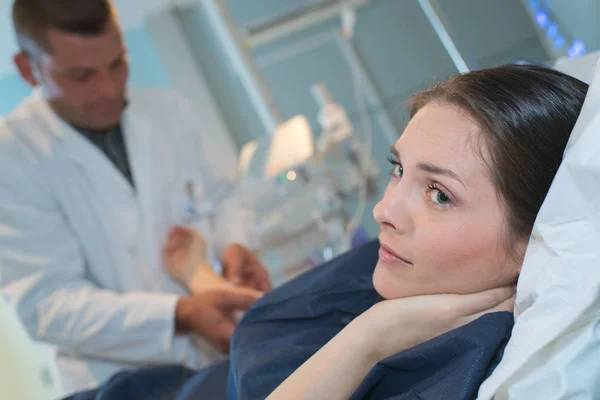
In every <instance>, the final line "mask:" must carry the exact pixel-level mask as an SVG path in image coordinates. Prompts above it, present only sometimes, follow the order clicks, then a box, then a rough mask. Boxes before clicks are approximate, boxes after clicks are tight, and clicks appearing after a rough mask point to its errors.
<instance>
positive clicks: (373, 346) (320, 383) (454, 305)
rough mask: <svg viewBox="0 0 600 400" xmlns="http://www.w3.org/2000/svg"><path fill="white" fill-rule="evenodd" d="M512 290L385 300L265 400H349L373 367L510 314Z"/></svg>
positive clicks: (340, 334)
mask: <svg viewBox="0 0 600 400" xmlns="http://www.w3.org/2000/svg"><path fill="white" fill-rule="evenodd" d="M514 293H515V289H514V288H513V287H504V288H497V289H492V290H488V291H486V292H481V293H475V294H468V295H446V294H441V295H427V296H416V297H407V298H403V299H396V300H386V301H383V302H380V303H378V304H376V305H375V306H373V307H371V308H370V309H369V310H367V311H366V312H365V313H363V314H362V315H360V316H359V317H357V318H356V319H355V320H353V321H352V322H351V323H350V324H348V326H346V327H345V328H344V329H343V330H342V331H341V332H340V333H339V334H338V335H336V336H335V337H334V338H333V339H331V340H330V341H329V343H327V344H326V345H325V346H323V347H322V348H321V349H320V350H319V351H318V352H317V353H315V355H313V356H312V357H311V358H310V359H309V360H308V361H306V362H305V363H304V364H303V365H302V366H300V368H298V369H297V370H296V371H295V372H294V373H293V374H292V375H291V376H290V377H289V378H288V379H286V380H285V381H284V382H283V383H282V384H281V385H280V386H279V387H278V388H277V389H275V391H274V392H273V393H271V395H269V397H268V398H267V400H309V399H311V400H321V399H323V400H325V399H327V400H348V399H349V398H351V397H352V394H353V393H354V392H355V391H356V390H357V389H358V387H359V385H360V384H361V382H362V381H363V380H364V379H365V378H366V376H367V375H368V373H369V371H370V370H371V369H372V368H373V367H375V365H376V364H377V363H378V362H380V361H382V360H384V359H386V358H388V357H391V356H393V355H394V354H397V353H399V352H401V351H404V350H407V349H409V348H411V347H414V346H416V345H418V344H420V343H423V342H425V341H427V340H430V339H433V338H435V337H437V336H440V335H442V334H444V333H446V332H449V331H451V330H452V329H455V328H458V327H460V326H463V325H466V324H468V323H469V322H471V321H474V320H475V319H477V318H479V317H480V316H481V315H483V314H485V313H490V312H497V311H509V310H512V306H513V303H514Z"/></svg>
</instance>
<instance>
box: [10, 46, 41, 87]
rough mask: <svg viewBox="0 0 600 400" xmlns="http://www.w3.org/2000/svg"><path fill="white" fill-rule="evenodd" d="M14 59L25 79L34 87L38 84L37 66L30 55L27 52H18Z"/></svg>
mask: <svg viewBox="0 0 600 400" xmlns="http://www.w3.org/2000/svg"><path fill="white" fill-rule="evenodd" d="M13 61H14V63H15V66H16V67H17V69H18V70H19V74H20V75H21V77H22V78H23V80H24V81H25V82H27V83H28V84H29V85H31V86H33V87H35V86H37V85H38V79H36V73H35V70H34V68H35V66H34V65H33V62H32V60H31V58H30V57H29V55H27V54H26V53H25V52H20V53H17V54H15V55H14V57H13Z"/></svg>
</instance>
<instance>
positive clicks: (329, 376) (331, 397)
mask: <svg viewBox="0 0 600 400" xmlns="http://www.w3.org/2000/svg"><path fill="white" fill-rule="evenodd" d="M361 336H362V335H358V334H356V332H355V331H353V330H351V329H350V330H349V329H344V330H343V331H342V332H340V333H339V334H338V335H337V336H336V337H334V338H333V339H332V340H331V341H330V342H329V343H327V344H326V345H325V346H324V347H323V348H321V350H319V351H318V352H317V353H316V354H315V355H314V356H312V357H311V358H310V359H309V360H308V361H306V362H305V363H304V364H302V366H301V367H300V368H298V369H297V370H296V371H295V372H294V373H293V374H292V375H290V377H289V378H288V379H286V380H285V381H284V382H283V383H282V384H281V385H280V386H279V387H278V388H277V389H276V390H275V391H274V392H273V393H271V395H270V396H269V397H268V398H267V400H305V399H306V400H309V399H310V400H320V399H327V400H348V399H349V398H350V396H352V394H353V393H354V392H355V391H356V389H357V388H358V386H359V385H360V384H361V382H362V381H363V380H364V378H365V377H366V376H367V374H368V373H369V371H370V370H371V369H372V368H373V367H374V366H375V364H377V362H378V361H379V360H377V359H376V357H375V356H374V355H373V354H370V351H369V350H367V349H368V348H369V346H368V345H367V342H366V341H367V340H368V338H366V337H361Z"/></svg>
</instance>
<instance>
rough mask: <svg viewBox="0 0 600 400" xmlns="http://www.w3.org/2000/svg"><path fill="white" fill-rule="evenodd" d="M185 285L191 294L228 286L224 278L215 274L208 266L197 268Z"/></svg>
mask: <svg viewBox="0 0 600 400" xmlns="http://www.w3.org/2000/svg"><path fill="white" fill-rule="evenodd" d="M185 285H186V287H187V289H188V291H189V292H190V293H191V294H200V293H203V292H206V291H207V290H211V289H219V288H222V287H229V286H230V285H229V283H228V282H227V281H226V280H225V278H223V277H222V276H220V275H218V274H216V273H215V272H214V271H213V270H212V269H211V267H210V265H208V264H203V265H200V266H198V267H197V268H196V270H195V271H194V274H193V275H192V276H191V278H190V280H189V281H187V282H185Z"/></svg>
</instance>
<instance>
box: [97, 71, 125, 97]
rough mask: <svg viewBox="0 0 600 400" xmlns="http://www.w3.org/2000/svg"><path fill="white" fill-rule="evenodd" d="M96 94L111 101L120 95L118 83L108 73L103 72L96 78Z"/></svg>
mask: <svg viewBox="0 0 600 400" xmlns="http://www.w3.org/2000/svg"><path fill="white" fill-rule="evenodd" d="M96 84H97V86H96V88H97V92H98V94H99V95H100V96H101V97H103V98H109V99H113V98H115V97H117V96H119V94H120V87H119V83H118V82H117V80H116V79H115V77H114V76H113V75H112V74H111V73H110V72H103V73H101V74H100V76H99V77H98V81H97V83H96Z"/></svg>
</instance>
